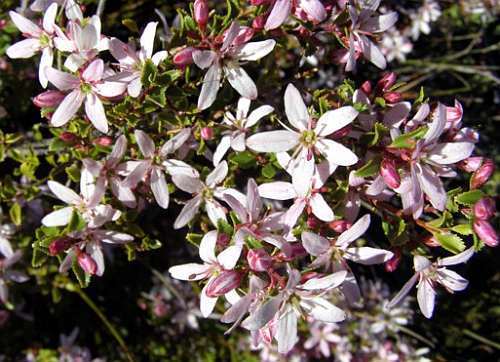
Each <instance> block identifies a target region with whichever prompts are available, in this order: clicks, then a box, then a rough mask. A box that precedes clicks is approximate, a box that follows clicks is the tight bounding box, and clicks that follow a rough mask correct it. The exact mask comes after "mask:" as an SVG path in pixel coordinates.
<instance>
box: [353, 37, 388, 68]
mask: <svg viewBox="0 0 500 362" xmlns="http://www.w3.org/2000/svg"><path fill="white" fill-rule="evenodd" d="M359 38H360V40H361V48H362V50H363V55H364V57H365V58H366V59H367V60H369V61H370V62H372V63H373V64H374V65H376V66H377V67H378V68H380V69H385V67H386V66H387V62H386V61H385V57H384V54H382V52H381V51H380V49H379V48H378V47H377V46H376V45H375V44H373V43H372V41H371V40H370V39H368V38H367V37H366V36H364V35H360V36H359Z"/></svg>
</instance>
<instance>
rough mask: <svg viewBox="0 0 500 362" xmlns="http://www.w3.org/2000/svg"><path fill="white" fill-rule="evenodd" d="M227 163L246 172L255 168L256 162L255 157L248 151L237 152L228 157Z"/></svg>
mask: <svg viewBox="0 0 500 362" xmlns="http://www.w3.org/2000/svg"><path fill="white" fill-rule="evenodd" d="M229 162H231V163H233V164H236V165H238V167H239V168H241V169H243V170H246V169H249V168H252V167H255V165H256V164H257V162H256V161H255V156H254V155H253V154H251V153H250V152H248V151H244V152H238V153H236V154H233V155H231V156H230V157H229Z"/></svg>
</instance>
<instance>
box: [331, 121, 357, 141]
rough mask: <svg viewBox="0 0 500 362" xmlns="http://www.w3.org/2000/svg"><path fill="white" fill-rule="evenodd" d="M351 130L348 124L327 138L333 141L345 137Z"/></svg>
mask: <svg viewBox="0 0 500 362" xmlns="http://www.w3.org/2000/svg"><path fill="white" fill-rule="evenodd" d="M351 130H352V126H351V125H350V124H348V125H347V126H345V127H342V128H341V129H339V130H337V131H335V132H333V133H332V134H331V135H330V136H329V138H332V139H334V140H337V139H339V138H344V137H346V136H347V135H348V134H349V133H350V132H351Z"/></svg>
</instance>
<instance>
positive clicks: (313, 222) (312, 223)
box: [307, 215, 321, 229]
mask: <svg viewBox="0 0 500 362" xmlns="http://www.w3.org/2000/svg"><path fill="white" fill-rule="evenodd" d="M320 226H321V223H320V221H319V220H318V219H316V218H315V217H314V216H312V215H310V216H309V217H308V218H307V227H308V228H309V229H317V228H319V227H320Z"/></svg>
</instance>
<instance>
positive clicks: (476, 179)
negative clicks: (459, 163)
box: [470, 158, 495, 189]
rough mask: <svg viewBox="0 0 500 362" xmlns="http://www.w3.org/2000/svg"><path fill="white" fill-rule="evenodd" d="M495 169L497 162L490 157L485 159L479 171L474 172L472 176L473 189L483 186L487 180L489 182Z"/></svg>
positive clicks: (471, 184)
mask: <svg viewBox="0 0 500 362" xmlns="http://www.w3.org/2000/svg"><path fill="white" fill-rule="evenodd" d="M494 171H495V164H494V163H493V160H491V159H489V158H487V159H485V160H484V162H483V164H482V165H481V166H480V167H479V168H478V169H477V171H476V172H474V173H473V174H472V178H471V180H470V187H471V189H477V188H480V187H481V186H483V185H484V184H485V183H486V182H488V180H489V179H490V177H491V175H493V172H494Z"/></svg>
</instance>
